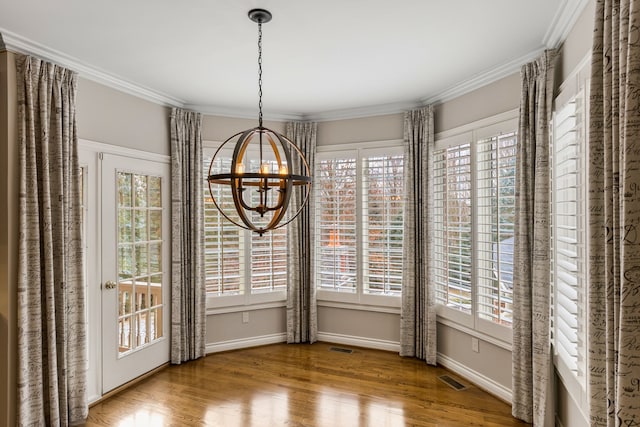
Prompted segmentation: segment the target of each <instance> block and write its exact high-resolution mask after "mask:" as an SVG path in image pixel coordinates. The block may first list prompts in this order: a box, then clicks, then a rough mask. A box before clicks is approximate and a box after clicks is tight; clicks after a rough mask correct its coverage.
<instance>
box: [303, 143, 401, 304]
mask: <svg viewBox="0 0 640 427" xmlns="http://www.w3.org/2000/svg"><path fill="white" fill-rule="evenodd" d="M345 145H347V144H332V145H322V146H318V147H317V148H316V158H315V161H316V164H317V162H319V161H321V160H323V159H340V158H343V159H349V158H355V159H356V189H357V192H356V218H357V219H356V222H357V224H356V227H357V231H356V265H357V266H358V269H357V271H356V290H355V292H340V291H335V290H328V289H321V288H319V287H317V286H316V297H317V301H318V305H323V306H334V305H336V304H337V305H340V306H343V305H348V306H349V307H351V308H353V307H354V306H359V307H369V309H370V311H377V310H376V307H384V308H388V309H391V310H393V311H394V312H397V310H398V309H399V308H400V306H401V303H402V298H401V296H400V295H375V294H366V293H364V281H363V277H362V274H363V269H362V268H361V263H362V248H363V234H362V232H363V230H362V223H361V221H360V219H361V218H362V203H363V201H362V159H363V156H362V154H363V153H366V154H367V155H373V156H375V155H383V154H385V155H386V154H396V155H397V154H402V155H404V140H402V139H392V140H380V141H370V142H356V143H349V144H348V146H345ZM314 172H315V171H314ZM313 191H315V189H314V190H313ZM314 214H315V213H314ZM314 238H315V236H314ZM313 262H314V263H315V260H314V261H313ZM314 280H315V278H314Z"/></svg>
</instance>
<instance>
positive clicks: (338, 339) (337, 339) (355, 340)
mask: <svg viewBox="0 0 640 427" xmlns="http://www.w3.org/2000/svg"><path fill="white" fill-rule="evenodd" d="M318 341H325V342H330V343H335V344H342V345H352V346H355V347H364V348H373V349H376V350H386V351H394V352H399V351H400V343H398V342H395V341H386V340H377V339H374V338H365V337H356V336H352V335H343V334H332V333H329V332H318Z"/></svg>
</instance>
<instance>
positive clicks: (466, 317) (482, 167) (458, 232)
mask: <svg viewBox="0 0 640 427" xmlns="http://www.w3.org/2000/svg"><path fill="white" fill-rule="evenodd" d="M512 115H513V114H509V115H507V117H508V116H512ZM505 118H506V117H504V118H503V117H500V118H495V119H493V120H495V122H494V124H491V125H488V126H487V125H484V126H480V124H476V126H477V127H474V125H470V126H469V127H468V128H470V129H471V130H469V131H466V130H458V131H457V133H456V130H454V131H452V132H451V133H450V135H451V136H446V135H444V136H442V135H440V138H438V140H437V142H436V150H435V152H434V198H433V202H434V228H435V230H434V231H435V232H434V246H435V250H434V270H435V278H436V301H437V302H438V303H439V304H440V309H439V315H440V316H441V317H442V318H445V319H449V320H451V321H453V322H456V323H458V324H461V325H463V326H466V327H468V328H471V329H474V330H477V331H480V332H482V333H485V334H488V335H490V336H494V337H496V338H499V339H500V340H502V341H506V342H509V341H510V340H511V330H510V328H511V321H512V295H513V243H514V221H515V177H516V162H515V158H516V142H517V136H516V131H515V129H516V127H517V121H516V120H515V119H509V120H505ZM485 123H486V121H485Z"/></svg>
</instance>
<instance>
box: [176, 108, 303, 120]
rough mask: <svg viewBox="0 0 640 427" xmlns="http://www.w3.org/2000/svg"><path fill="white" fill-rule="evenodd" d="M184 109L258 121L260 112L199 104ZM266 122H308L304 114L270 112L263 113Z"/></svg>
mask: <svg viewBox="0 0 640 427" xmlns="http://www.w3.org/2000/svg"><path fill="white" fill-rule="evenodd" d="M183 108H186V109H188V110H193V111H197V112H199V113H202V114H206V115H211V116H219V117H230V118H234V119H257V118H258V111H257V110H256V109H255V108H230V107H221V106H216V105H198V104H185V105H184V106H183ZM263 118H264V120H272V121H276V122H288V121H303V120H308V119H306V116H305V115H304V114H293V113H282V112H273V111H272V112H269V111H265V112H264V113H263Z"/></svg>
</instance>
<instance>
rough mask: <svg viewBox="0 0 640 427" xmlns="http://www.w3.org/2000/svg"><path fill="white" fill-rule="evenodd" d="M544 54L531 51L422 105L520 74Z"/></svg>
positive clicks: (441, 101) (456, 96) (462, 82)
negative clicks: (523, 67) (525, 65)
mask: <svg viewBox="0 0 640 427" xmlns="http://www.w3.org/2000/svg"><path fill="white" fill-rule="evenodd" d="M543 52H544V47H540V48H538V49H536V50H534V51H531V52H529V53H527V54H525V55H523V56H521V57H519V58H516V59H514V60H511V61H509V62H507V63H504V64H501V65H498V66H497V67H494V68H491V69H489V70H487V71H485V72H483V73H480V74H477V75H475V76H473V77H471V78H470V79H467V80H463V81H461V82H459V83H456V84H455V85H453V86H451V87H450V88H448V89H445V90H443V91H442V92H439V93H437V94H435V95H432V96H429V97H426V98H422V100H421V101H422V103H423V104H424V105H428V104H440V103H443V102H447V101H450V100H452V99H454V98H458V97H460V96H462V95H466V94H467V93H469V92H473V91H474V90H476V89H480V88H481V87H484V86H486V85H488V84H491V83H493V82H496V81H498V80H500V79H503V78H505V77H508V76H510V75H512V74H514V73H518V72H520V69H521V68H522V66H523V65H524V64H526V63H527V62H530V61H533V60H534V59H536V58H537V57H538V56H540V55H541V54H542V53H543Z"/></svg>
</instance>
